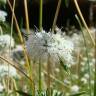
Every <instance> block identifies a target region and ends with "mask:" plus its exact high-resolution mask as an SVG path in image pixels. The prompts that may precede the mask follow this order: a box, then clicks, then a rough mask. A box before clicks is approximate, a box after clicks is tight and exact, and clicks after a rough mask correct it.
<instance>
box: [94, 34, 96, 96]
mask: <svg viewBox="0 0 96 96" xmlns="http://www.w3.org/2000/svg"><path fill="white" fill-rule="evenodd" d="M95 36H96V33H95ZM95 41H96V38H95ZM95 49H96V46H95ZM94 57H95V58H96V50H95V56H94ZM94 96H96V61H95V72H94Z"/></svg>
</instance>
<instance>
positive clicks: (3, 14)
mask: <svg viewBox="0 0 96 96" xmlns="http://www.w3.org/2000/svg"><path fill="white" fill-rule="evenodd" d="M6 16H7V13H6V12H5V11H2V10H0V21H1V22H4V21H5V20H6Z"/></svg>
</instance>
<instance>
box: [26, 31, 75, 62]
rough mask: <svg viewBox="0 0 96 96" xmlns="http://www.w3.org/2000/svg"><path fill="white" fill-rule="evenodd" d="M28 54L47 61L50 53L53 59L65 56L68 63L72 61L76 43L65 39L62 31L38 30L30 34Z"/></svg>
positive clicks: (57, 59) (27, 43)
mask: <svg viewBox="0 0 96 96" xmlns="http://www.w3.org/2000/svg"><path fill="white" fill-rule="evenodd" d="M26 45H27V50H28V54H29V55H30V57H32V59H35V60H39V59H41V61H45V60H47V57H48V54H50V57H51V59H52V61H55V62H58V61H59V57H60V58H63V59H64V61H65V62H66V63H72V61H73V60H72V59H73V58H72V51H73V50H74V44H73V42H71V41H70V40H68V39H65V38H64V36H63V35H61V34H60V33H57V34H54V33H52V32H48V33H47V32H45V31H42V32H37V33H32V34H31V35H29V38H28V40H27V42H26Z"/></svg>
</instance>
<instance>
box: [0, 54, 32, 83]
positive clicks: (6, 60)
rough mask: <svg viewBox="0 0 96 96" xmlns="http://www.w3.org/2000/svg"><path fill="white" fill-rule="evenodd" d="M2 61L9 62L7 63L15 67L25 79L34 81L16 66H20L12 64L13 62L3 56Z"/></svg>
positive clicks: (0, 57)
mask: <svg viewBox="0 0 96 96" xmlns="http://www.w3.org/2000/svg"><path fill="white" fill-rule="evenodd" d="M0 59H2V60H3V61H5V62H7V63H8V64H10V65H11V66H13V67H14V68H15V69H17V70H18V71H19V72H20V73H22V74H23V75H24V76H25V77H27V78H28V79H29V80H30V81H32V79H31V78H29V76H27V74H26V73H25V72H24V71H22V70H21V69H20V68H19V67H17V66H16V65H18V64H16V63H14V62H12V61H11V60H9V59H6V58H4V57H3V56H1V55H0Z"/></svg>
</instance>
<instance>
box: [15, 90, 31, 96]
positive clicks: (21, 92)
mask: <svg viewBox="0 0 96 96" xmlns="http://www.w3.org/2000/svg"><path fill="white" fill-rule="evenodd" d="M16 92H17V93H19V94H20V95H22V96H32V95H30V94H28V93H25V92H23V91H19V90H16Z"/></svg>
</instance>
